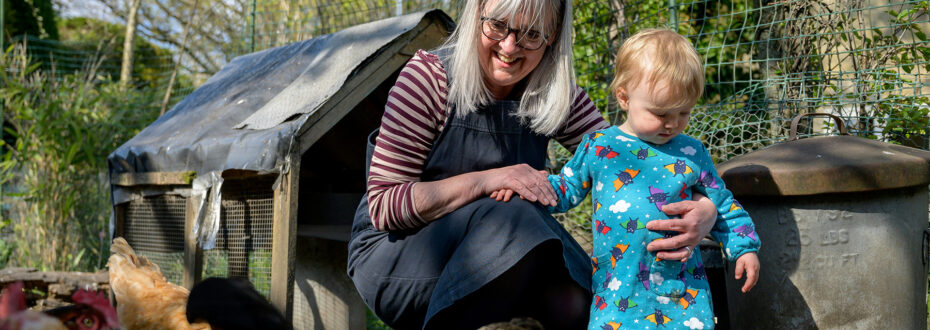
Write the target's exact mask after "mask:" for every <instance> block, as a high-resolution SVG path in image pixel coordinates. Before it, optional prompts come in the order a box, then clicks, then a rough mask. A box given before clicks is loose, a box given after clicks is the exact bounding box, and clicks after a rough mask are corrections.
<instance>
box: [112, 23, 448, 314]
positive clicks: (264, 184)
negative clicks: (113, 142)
mask: <svg viewBox="0 0 930 330" xmlns="http://www.w3.org/2000/svg"><path fill="white" fill-rule="evenodd" d="M452 28H453V22H452V20H451V19H450V18H449V17H448V16H447V15H446V14H445V13H443V12H442V11H439V10H433V11H425V12H419V13H413V14H408V15H404V16H398V17H394V18H390V19H385V20H381V21H376V22H372V23H367V24H363V25H358V26H355V27H351V28H348V29H345V30H342V31H339V32H335V33H332V34H328V35H323V36H318V37H315V38H313V39H309V40H305V41H301V42H297V43H293V44H289V45H286V46H282V47H277V48H272V49H267V50H263V51H260V52H256V53H252V54H248V55H244V56H240V57H237V58H235V59H234V60H232V61H231V62H229V63H228V64H227V65H225V66H224V67H223V68H222V70H220V71H219V72H217V73H216V74H215V75H214V76H212V77H211V78H210V79H209V80H207V81H206V82H205V83H204V84H203V85H202V86H201V87H200V88H198V89H197V90H196V91H194V92H193V93H191V94H190V95H189V96H187V97H186V98H185V99H184V100H182V101H181V102H180V103H178V104H177V105H176V106H175V107H174V108H172V109H171V111H169V112H167V113H166V114H165V115H163V116H161V117H160V118H159V119H158V120H156V121H155V122H154V123H152V124H151V125H149V126H148V127H146V128H145V129H144V130H143V131H141V132H140V133H139V134H138V135H136V136H135V137H133V138H132V139H131V140H129V141H128V142H126V143H125V144H123V145H122V146H120V147H119V148H117V149H116V150H115V151H113V152H112V153H111V154H110V156H109V157H108V166H109V175H110V184H111V191H112V204H113V219H112V221H111V232H112V235H111V236H112V237H124V238H125V239H126V240H127V241H128V242H129V244H130V245H131V246H132V247H133V248H134V249H135V250H136V252H137V253H138V254H140V255H143V256H146V257H148V258H149V259H150V260H152V261H153V262H155V263H156V264H158V265H159V266H160V267H161V270H162V272H163V273H164V275H165V276H166V277H167V278H168V280H169V281H171V282H174V283H176V284H179V285H183V286H185V287H188V288H190V287H191V286H193V285H194V284H195V283H197V282H198V281H200V279H202V278H207V277H233V278H247V279H248V280H249V281H251V282H252V283H253V285H254V286H255V288H256V289H258V291H259V292H261V293H262V294H264V295H265V296H266V297H268V298H269V300H270V301H271V302H272V304H273V305H274V306H275V307H277V308H278V309H279V310H281V311H282V312H283V313H284V315H285V316H286V317H288V319H290V320H291V321H292V323H293V324H294V327H295V328H298V329H308V328H317V329H319V328H327V329H346V328H351V329H358V328H363V327H364V326H365V315H366V309H365V305H364V304H363V303H362V301H361V298H360V297H359V296H358V294H357V293H356V291H355V288H354V285H353V284H352V282H351V280H350V279H349V278H348V276H346V272H345V269H346V260H347V259H348V257H347V247H346V245H347V242H348V240H349V233H350V229H351V223H352V218H353V214H354V211H355V208H356V206H357V205H358V202H359V200H360V198H361V197H362V195H363V193H364V191H365V186H366V182H365V176H366V173H365V169H366V165H367V164H365V146H366V137H367V134H368V133H369V132H371V131H372V130H374V129H376V128H377V127H378V126H379V124H380V119H381V115H382V113H383V111H384V104H385V102H386V100H387V95H388V92H389V90H390V88H391V86H392V85H393V82H394V80H395V79H396V78H397V75H398V73H399V72H400V70H401V68H402V67H403V66H404V64H405V63H406V62H407V60H408V59H409V58H410V57H411V56H413V54H414V53H415V52H416V51H417V50H418V49H430V48H434V47H436V46H438V45H439V44H440V43H441V42H442V41H443V40H444V39H445V38H446V37H447V36H448V34H449V33H450V32H451V31H452Z"/></svg>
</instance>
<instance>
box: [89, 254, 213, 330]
mask: <svg viewBox="0 0 930 330" xmlns="http://www.w3.org/2000/svg"><path fill="white" fill-rule="evenodd" d="M107 266H109V267H110V288H111V290H112V291H113V294H114V295H115V296H116V303H117V305H116V311H117V314H118V315H119V323H120V325H122V326H123V329H129V330H132V329H178V330H182V329H210V326H209V325H208V324H206V323H194V324H191V323H188V322H187V316H186V310H185V305H186V304H187V296H188V291H187V289H185V288H183V287H180V286H177V285H175V284H172V283H170V282H168V281H167V280H165V276H163V275H162V274H161V270H160V269H159V268H158V265H156V264H154V263H152V262H150V261H149V260H148V259H147V258H145V257H143V256H137V255H136V254H135V252H134V251H133V250H132V247H130V246H129V243H127V242H126V240H125V239H123V238H121V237H117V238H116V239H114V240H113V245H112V246H110V260H109V262H107Z"/></svg>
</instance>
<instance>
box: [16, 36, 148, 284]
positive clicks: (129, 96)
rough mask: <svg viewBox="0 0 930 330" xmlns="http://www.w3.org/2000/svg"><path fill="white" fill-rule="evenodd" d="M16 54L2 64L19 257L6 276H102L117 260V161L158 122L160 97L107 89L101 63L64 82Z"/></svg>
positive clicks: (63, 78)
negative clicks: (113, 171)
mask: <svg viewBox="0 0 930 330" xmlns="http://www.w3.org/2000/svg"><path fill="white" fill-rule="evenodd" d="M11 49H15V51H7V52H5V53H3V54H2V57H0V79H2V86H0V97H2V99H3V101H4V103H3V109H4V111H3V120H4V128H5V130H4V140H5V141H7V143H4V144H3V146H2V147H3V150H2V151H3V159H2V161H0V183H3V185H4V188H5V189H4V196H3V197H4V198H5V199H4V200H3V203H4V205H7V206H8V207H9V211H10V212H9V214H8V215H7V214H5V215H4V218H5V219H6V220H5V221H9V226H11V228H12V233H11V234H10V235H8V236H6V237H5V238H4V241H5V242H4V245H5V246H9V247H12V251H13V252H12V253H11V254H10V257H9V260H7V263H5V264H0V266H6V265H10V266H21V267H35V268H38V269H43V270H83V271H93V270H96V269H99V268H101V267H103V265H104V261H105V259H106V258H105V256H106V255H107V254H108V250H107V246H108V245H107V244H105V242H104V240H105V239H106V237H107V236H106V232H107V222H108V220H109V214H110V211H109V210H110V202H109V199H108V195H109V194H108V193H107V192H108V191H109V187H108V185H107V179H106V173H107V172H106V156H107V153H109V152H110V151H111V150H114V149H115V148H116V147H117V146H118V145H119V144H121V143H122V142H124V141H126V140H127V139H129V138H130V137H132V136H134V135H135V134H136V133H138V131H139V130H141V129H142V128H143V127H144V126H145V125H146V124H148V123H149V122H151V121H152V120H154V119H155V115H156V114H157V112H158V109H157V108H153V107H152V106H149V104H152V103H153V102H152V99H153V98H154V97H157V96H156V95H147V94H144V93H138V92H135V91H132V90H129V91H122V90H120V89H119V87H118V86H117V84H116V83H113V82H108V81H106V80H101V79H100V76H99V75H97V74H96V72H97V71H96V70H95V69H96V68H97V66H98V65H99V63H100V62H99V60H98V61H95V62H91V63H90V64H89V65H88V66H87V67H88V70H86V71H84V72H81V73H80V74H71V75H63V76H59V77H57V78H56V77H52V76H51V75H50V74H48V72H46V71H43V70H37V68H38V66H39V65H38V64H36V63H34V62H31V61H30V60H29V58H28V57H27V55H26V54H27V53H28V52H27V51H26V50H24V47H23V46H22V45H21V46H19V47H11ZM11 188H12V189H11Z"/></svg>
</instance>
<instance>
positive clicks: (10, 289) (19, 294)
mask: <svg viewBox="0 0 930 330" xmlns="http://www.w3.org/2000/svg"><path fill="white" fill-rule="evenodd" d="M23 310H26V295H25V294H23V282H21V281H16V282H13V283H10V285H7V286H6V290H4V291H3V294H2V295H0V320H2V319H5V318H7V317H9V316H10V315H13V314H14V313H16V312H19V311H23Z"/></svg>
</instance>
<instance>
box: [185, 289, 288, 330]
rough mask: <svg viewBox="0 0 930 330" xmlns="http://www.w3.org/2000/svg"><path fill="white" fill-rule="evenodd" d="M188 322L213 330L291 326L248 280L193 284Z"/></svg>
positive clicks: (284, 329) (275, 329) (285, 328)
mask: <svg viewBox="0 0 930 330" xmlns="http://www.w3.org/2000/svg"><path fill="white" fill-rule="evenodd" d="M187 320H188V322H192V323H193V322H204V321H205V322H207V323H209V324H210V327H211V328H213V329H224V330H236V329H243V330H244V329H270V330H277V329H281V330H289V329H291V325H290V323H288V322H287V319H285V318H284V316H283V315H281V313H280V312H278V310H277V309H276V308H274V306H272V305H271V304H270V303H269V302H268V300H267V299H265V297H264V296H262V295H261V294H259V293H258V291H256V290H255V288H254V287H252V283H249V281H246V280H240V279H229V278H219V277H211V278H208V279H205V280H203V281H202V282H200V283H197V284H195V285H194V287H193V288H192V289H191V293H190V296H188V298H187Z"/></svg>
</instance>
